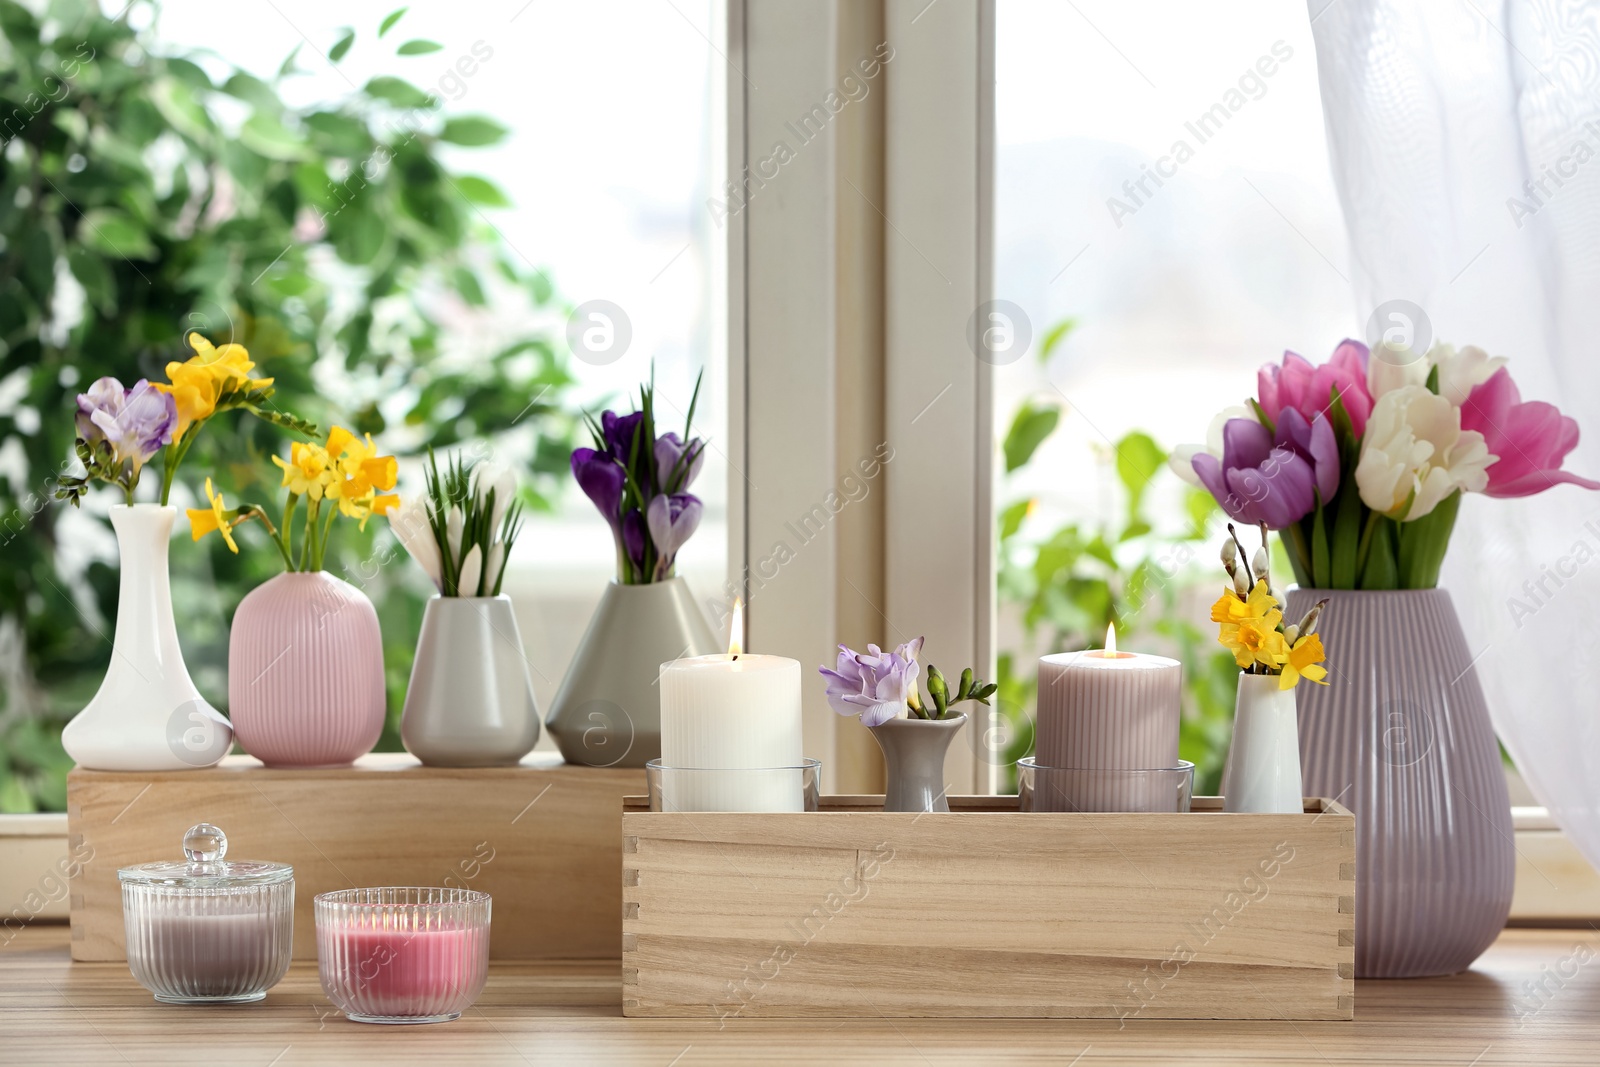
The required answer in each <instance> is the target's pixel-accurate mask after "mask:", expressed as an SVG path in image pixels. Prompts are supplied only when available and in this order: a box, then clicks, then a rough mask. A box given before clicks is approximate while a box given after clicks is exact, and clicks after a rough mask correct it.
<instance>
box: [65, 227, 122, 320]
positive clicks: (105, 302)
mask: <svg viewBox="0 0 1600 1067" xmlns="http://www.w3.org/2000/svg"><path fill="white" fill-rule="evenodd" d="M67 266H68V267H69V268H71V270H72V276H73V277H74V278H76V279H78V284H79V285H81V286H83V292H84V295H85V296H86V297H87V299H88V301H89V305H90V306H91V307H93V308H94V309H95V310H96V311H98V312H100V313H101V314H102V315H105V316H106V317H108V318H109V317H111V315H112V314H114V313H115V311H116V308H117V282H116V279H115V278H114V277H112V274H111V268H110V267H108V266H106V261H105V259H104V258H102V257H101V256H99V255H97V254H96V253H94V252H91V251H90V250H89V249H87V248H85V247H83V246H82V245H73V246H72V247H71V248H69V249H68V250H67Z"/></svg>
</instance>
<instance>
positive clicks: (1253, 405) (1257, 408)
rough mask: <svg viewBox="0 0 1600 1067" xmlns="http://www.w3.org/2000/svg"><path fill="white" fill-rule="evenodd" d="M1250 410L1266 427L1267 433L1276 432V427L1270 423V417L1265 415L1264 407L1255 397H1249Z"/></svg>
mask: <svg viewBox="0 0 1600 1067" xmlns="http://www.w3.org/2000/svg"><path fill="white" fill-rule="evenodd" d="M1250 410H1251V411H1254V412H1255V413H1256V419H1257V420H1258V421H1259V422H1260V423H1261V425H1263V426H1265V427H1266V428H1267V432H1268V433H1277V432H1278V428H1277V427H1276V426H1274V425H1272V419H1270V418H1268V417H1267V412H1266V409H1265V408H1263V407H1262V406H1261V403H1260V402H1259V401H1258V400H1256V398H1255V397H1251V398H1250Z"/></svg>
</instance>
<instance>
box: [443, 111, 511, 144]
mask: <svg viewBox="0 0 1600 1067" xmlns="http://www.w3.org/2000/svg"><path fill="white" fill-rule="evenodd" d="M510 132H511V131H510V130H507V129H506V128H505V127H504V126H502V125H500V124H499V123H498V122H496V121H494V119H491V118H488V117H487V116H484V115H462V116H461V117H460V118H453V119H447V120H446V121H445V124H444V129H442V130H440V131H439V139H440V140H441V141H449V142H450V143H451V144H459V145H468V146H471V147H474V148H476V147H480V146H482V145H491V144H495V143H496V142H498V141H500V140H502V139H503V138H504V137H505V135H506V134H508V133H510Z"/></svg>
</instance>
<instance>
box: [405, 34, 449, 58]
mask: <svg viewBox="0 0 1600 1067" xmlns="http://www.w3.org/2000/svg"><path fill="white" fill-rule="evenodd" d="M442 51H444V45H442V44H440V43H439V42H438V41H425V40H423V39H422V38H420V37H419V38H417V39H416V40H414V41H407V42H406V43H405V44H403V45H401V46H400V47H399V48H397V49H395V54H396V55H402V56H425V55H427V54H428V53H429V52H442Z"/></svg>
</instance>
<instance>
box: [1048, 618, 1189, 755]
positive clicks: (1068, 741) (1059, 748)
mask: <svg viewBox="0 0 1600 1067" xmlns="http://www.w3.org/2000/svg"><path fill="white" fill-rule="evenodd" d="M1182 685H1183V665H1182V664H1180V663H1179V662H1178V661H1177V660H1175V659H1167V658H1166V657H1165V656H1148V655H1144V654H1142V653H1137V652H1119V651H1117V632H1116V629H1115V627H1108V628H1107V630H1106V647H1105V648H1104V649H1097V650H1086V651H1083V652H1058V653H1056V654H1055V655H1051V656H1044V657H1041V658H1040V660H1039V712H1038V722H1037V725H1036V733H1035V739H1036V740H1035V746H1034V754H1035V758H1036V759H1037V760H1038V761H1039V763H1040V764H1041V765H1042V766H1046V767H1079V768H1095V769H1101V770H1109V769H1147V768H1152V767H1175V766H1177V763H1178V718H1179V714H1180V710H1181V708H1182V698H1181V696H1180V694H1181V692H1182Z"/></svg>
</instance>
